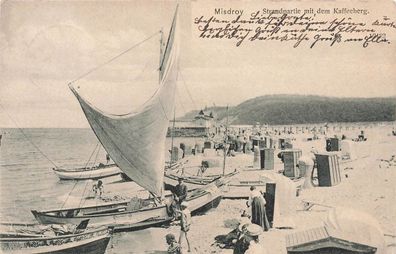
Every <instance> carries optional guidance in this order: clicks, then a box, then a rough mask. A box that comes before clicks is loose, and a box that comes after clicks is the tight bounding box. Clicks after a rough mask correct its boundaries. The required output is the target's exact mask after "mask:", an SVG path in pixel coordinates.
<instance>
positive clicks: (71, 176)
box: [52, 164, 122, 180]
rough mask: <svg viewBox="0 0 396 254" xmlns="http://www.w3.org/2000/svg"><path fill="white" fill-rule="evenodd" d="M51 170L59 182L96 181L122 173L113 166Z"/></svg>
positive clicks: (100, 165) (101, 165)
mask: <svg viewBox="0 0 396 254" xmlns="http://www.w3.org/2000/svg"><path fill="white" fill-rule="evenodd" d="M52 170H53V171H54V173H55V174H57V175H58V177H59V178H60V179H61V180H88V179H93V180H96V179H100V178H105V177H110V176H114V175H118V174H121V173H122V171H121V170H120V169H119V168H118V167H117V165H115V164H110V165H103V164H99V165H98V166H95V167H89V168H75V169H64V168H53V169H52Z"/></svg>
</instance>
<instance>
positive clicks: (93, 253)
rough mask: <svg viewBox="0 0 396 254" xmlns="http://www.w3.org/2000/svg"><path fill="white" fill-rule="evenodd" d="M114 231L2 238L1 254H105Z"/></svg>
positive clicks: (103, 230)
mask: <svg viewBox="0 0 396 254" xmlns="http://www.w3.org/2000/svg"><path fill="white" fill-rule="evenodd" d="M111 234H112V229H110V228H103V229H98V230H92V231H87V232H84V233H80V234H72V235H63V236H55V237H21V238H19V237H12V238H9V237H1V238H0V246H1V253H10V254H11V253H12V254H16V253H18V254H44V253H53V254H77V253H84V254H104V253H105V251H106V248H107V245H108V243H109V241H110V238H111Z"/></svg>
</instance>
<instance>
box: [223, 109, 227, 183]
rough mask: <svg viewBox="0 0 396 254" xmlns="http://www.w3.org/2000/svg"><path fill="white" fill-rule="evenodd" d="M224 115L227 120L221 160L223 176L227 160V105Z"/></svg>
mask: <svg viewBox="0 0 396 254" xmlns="http://www.w3.org/2000/svg"><path fill="white" fill-rule="evenodd" d="M226 115H227V120H226V129H225V136H224V158H223V176H224V175H225V165H226V158H227V141H228V135H227V132H228V105H227V109H226Z"/></svg>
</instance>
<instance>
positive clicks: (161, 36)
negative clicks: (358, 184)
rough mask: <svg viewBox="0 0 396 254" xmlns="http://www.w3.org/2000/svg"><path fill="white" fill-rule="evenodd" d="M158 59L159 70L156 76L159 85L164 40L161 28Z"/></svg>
mask: <svg viewBox="0 0 396 254" xmlns="http://www.w3.org/2000/svg"><path fill="white" fill-rule="evenodd" d="M160 34H161V35H160V57H159V68H158V70H159V75H158V80H159V82H160V83H161V71H162V70H161V68H162V66H161V63H162V54H163V50H162V49H163V45H162V44H163V40H164V31H163V27H161V30H160Z"/></svg>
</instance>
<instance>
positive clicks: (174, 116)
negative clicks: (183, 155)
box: [171, 109, 176, 165]
mask: <svg viewBox="0 0 396 254" xmlns="http://www.w3.org/2000/svg"><path fill="white" fill-rule="evenodd" d="M175 118H176V109H174V110H173V124H172V130H171V165H172V162H173V160H172V159H173V157H172V155H173V138H174V136H175V133H174V132H175Z"/></svg>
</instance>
